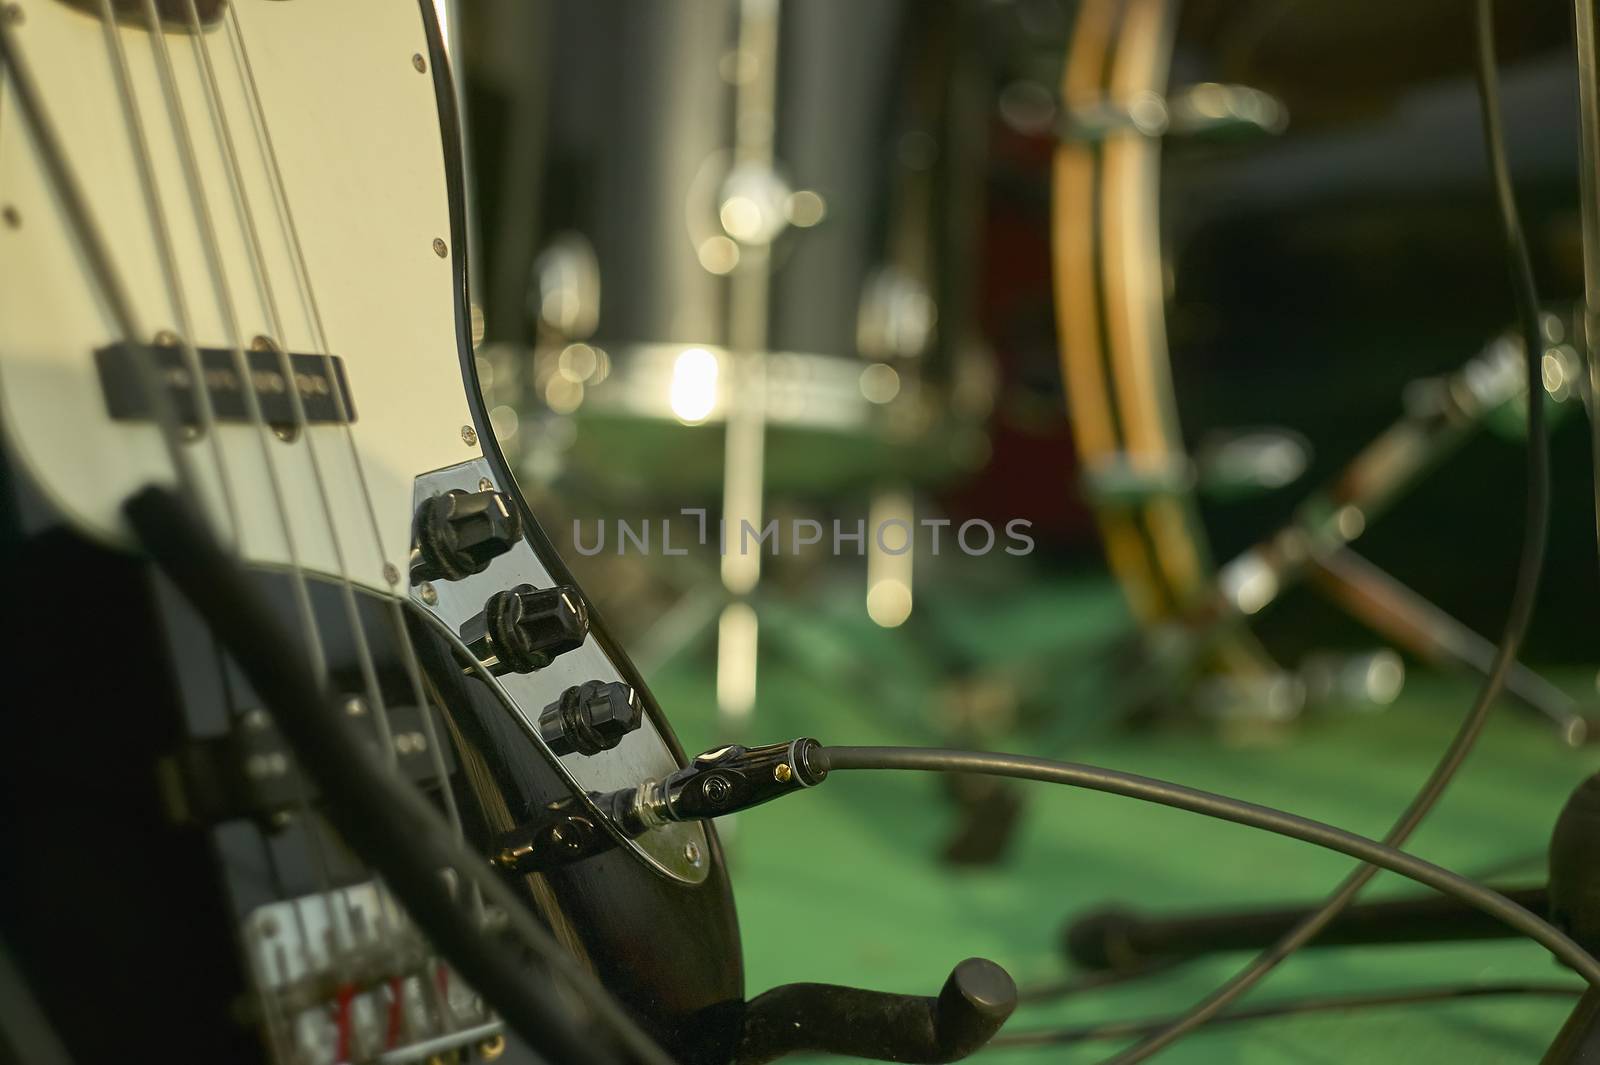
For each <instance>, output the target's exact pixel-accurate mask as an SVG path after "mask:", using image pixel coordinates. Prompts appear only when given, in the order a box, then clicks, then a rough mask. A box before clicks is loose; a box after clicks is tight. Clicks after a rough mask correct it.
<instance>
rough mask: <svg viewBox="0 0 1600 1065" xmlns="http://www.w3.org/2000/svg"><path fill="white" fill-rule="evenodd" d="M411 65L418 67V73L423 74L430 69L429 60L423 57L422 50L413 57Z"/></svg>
mask: <svg viewBox="0 0 1600 1065" xmlns="http://www.w3.org/2000/svg"><path fill="white" fill-rule="evenodd" d="M411 65H412V66H414V67H416V68H417V73H418V74H421V73H423V72H424V71H426V70H427V69H428V61H427V60H426V59H424V58H422V53H421V52H418V53H417V54H416V55H414V56H412V57H411Z"/></svg>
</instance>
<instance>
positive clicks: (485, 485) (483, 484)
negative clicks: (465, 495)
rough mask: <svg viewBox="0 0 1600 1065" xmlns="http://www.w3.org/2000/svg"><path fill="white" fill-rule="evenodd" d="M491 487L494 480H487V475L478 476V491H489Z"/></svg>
mask: <svg viewBox="0 0 1600 1065" xmlns="http://www.w3.org/2000/svg"><path fill="white" fill-rule="evenodd" d="M493 488H494V482H493V481H491V480H489V478H487V477H479V478H478V491H480V492H488V491H491V490H492V489H493Z"/></svg>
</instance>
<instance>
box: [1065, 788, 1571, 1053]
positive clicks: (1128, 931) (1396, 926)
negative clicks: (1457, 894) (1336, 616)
mask: <svg viewBox="0 0 1600 1065" xmlns="http://www.w3.org/2000/svg"><path fill="white" fill-rule="evenodd" d="M1596 832H1600V775H1597V776H1591V777H1589V778H1588V779H1586V780H1584V781H1583V782H1582V783H1580V784H1579V785H1578V786H1577V787H1576V788H1575V789H1574V790H1573V792H1572V795H1571V796H1570V797H1569V798H1568V800H1567V802H1566V804H1565V806H1564V807H1563V808H1562V810H1561V814H1560V816H1559V817H1558V818H1557V819H1556V823H1555V826H1554V829H1553V831H1552V833H1551V838H1550V849H1549V867H1550V876H1549V880H1548V882H1547V883H1545V884H1539V885H1533V886H1526V887H1517V888H1509V889H1503V894H1504V895H1505V896H1506V897H1507V898H1509V899H1511V900H1512V901H1513V902H1515V903H1516V904H1517V905H1519V906H1521V907H1523V908H1524V909H1526V910H1528V911H1530V912H1532V913H1536V914H1544V915H1548V917H1549V919H1550V921H1551V922H1552V923H1553V924H1555V925H1556V926H1557V927H1559V928H1561V929H1562V930H1563V931H1564V932H1566V933H1567V934H1568V935H1570V936H1571V937H1572V938H1573V939H1574V940H1575V941H1577V942H1578V943H1579V944H1581V945H1583V947H1584V949H1586V950H1588V951H1590V952H1591V953H1593V952H1595V951H1597V950H1600V852H1597V851H1596V850H1595V848H1594V838H1595V833H1596ZM1310 913H1311V911H1310V910H1308V909H1305V908H1296V907H1257V908H1252V909H1248V910H1237V911H1222V912H1211V913H1191V914H1178V915H1174V916H1158V915H1152V914H1141V913H1138V912H1135V911H1132V910H1128V909H1125V908H1121V907H1115V908H1110V909H1104V910H1098V911H1094V912H1091V913H1086V914H1084V915H1082V916H1080V917H1077V918H1074V919H1073V920H1072V921H1071V922H1069V923H1068V924H1067V925H1066V927H1065V928H1063V929H1062V934H1061V946H1062V951H1063V952H1064V953H1065V954H1066V955H1067V956H1068V957H1069V958H1071V959H1072V961H1073V962H1074V963H1076V964H1077V965H1080V966H1083V967H1085V968H1087V969H1090V970H1092V971H1096V972H1101V971H1109V972H1116V971H1138V970H1141V969H1146V968H1150V967H1165V966H1170V965H1172V964H1173V963H1177V962H1184V961H1189V960H1193V959H1195V958H1199V957H1203V956H1206V955H1209V954H1213V953H1219V952H1230V951H1258V950H1265V949H1267V948H1268V947H1270V946H1272V945H1273V944H1274V943H1277V942H1278V941H1279V940H1280V939H1281V938H1282V937H1283V936H1284V935H1285V934H1287V933H1288V932H1289V931H1290V930H1291V929H1293V928H1294V927H1295V926H1297V925H1298V924H1299V923H1300V922H1301V921H1302V920H1304V919H1305V918H1306V917H1308V916H1309V915H1310ZM1507 933H1508V929H1507V928H1506V926H1505V925H1503V924H1500V923H1498V922H1495V921H1492V920H1488V919H1486V917H1485V915H1484V914H1482V913H1481V912H1478V911H1475V910H1472V909H1469V908H1468V907H1466V906H1463V905H1462V904H1461V903H1460V902H1459V901H1457V900H1455V899H1447V898H1406V899H1394V900H1385V901H1381V902H1364V903H1357V904H1355V905H1353V906H1350V907H1349V908H1347V909H1346V910H1345V911H1344V912H1343V913H1341V914H1340V915H1339V916H1338V917H1336V918H1335V919H1334V920H1333V921H1332V922H1331V923H1330V924H1328V925H1327V926H1326V927H1325V928H1324V929H1323V931H1322V932H1321V933H1320V934H1319V935H1318V936H1317V938H1315V939H1313V940H1311V941H1310V942H1308V943H1307V944H1306V948H1308V949H1310V948H1326V947H1350V946H1384V945H1393V944H1400V943H1455V942H1470V941H1476V940H1484V939H1503V938H1505V937H1506V935H1507ZM1596 1049H1600V994H1597V993H1596V991H1595V989H1593V988H1590V989H1589V990H1587V991H1586V992H1585V993H1584V996H1583V998H1582V999H1581V1000H1580V1001H1579V1003H1578V1005H1577V1006H1576V1007H1575V1008H1574V1010H1573V1012H1572V1015H1571V1017H1570V1018H1569V1019H1568V1022H1567V1024H1566V1025H1565V1026H1564V1027H1563V1028H1562V1030H1561V1032H1560V1033H1559V1034H1558V1035H1557V1036H1556V1038H1555V1041H1554V1042H1553V1043H1552V1044H1551V1046H1550V1048H1549V1050H1548V1051H1547V1053H1546V1055H1545V1056H1544V1057H1543V1058H1542V1059H1541V1061H1542V1062H1543V1063H1544V1065H1568V1063H1580V1062H1590V1061H1593V1060H1594V1059H1593V1057H1592V1056H1590V1055H1592V1054H1593V1053H1594V1052H1595V1050H1596Z"/></svg>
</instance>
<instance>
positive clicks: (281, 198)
mask: <svg viewBox="0 0 1600 1065" xmlns="http://www.w3.org/2000/svg"><path fill="white" fill-rule="evenodd" d="M187 8H188V14H189V19H190V29H191V32H193V33H194V36H195V40H196V48H197V52H198V55H199V57H200V60H201V65H202V68H203V72H204V75H205V80H206V84H207V89H208V92H209V93H210V96H211V100H212V107H213V111H214V114H215V117H216V120H217V122H218V126H219V130H220V132H221V135H222V143H223V147H224V149H225V154H226V157H227V160H228V164H229V167H230V168H231V176H232V178H233V181H234V183H235V187H236V189H237V190H238V193H239V197H240V200H239V207H240V213H241V216H242V218H243V220H244V222H245V228H246V231H247V235H248V238H249V244H250V248H251V254H252V256H253V258H254V261H255V265H256V269H257V271H258V275H259V278H260V281H261V284H262V291H263V295H264V299H265V302H266V306H267V309H268V313H269V315H270V317H271V321H272V323H273V329H274V331H275V332H277V333H278V335H279V337H280V338H283V339H284V341H285V343H284V345H283V346H284V347H285V348H286V347H287V343H286V337H287V335H286V332H285V330H284V328H283V323H282V316H281V313H280V311H279V306H278V302H277V299H276V297H275V295H274V294H273V290H272V286H271V283H270V277H269V274H268V268H267V265H266V256H265V254H264V252H263V250H262V244H261V240H260V235H259V231H258V229H257V227H256V223H255V219H254V212H253V211H252V210H251V209H250V207H249V201H248V195H247V193H246V192H245V184H244V180H243V176H242V174H243V167H242V166H241V164H240V162H239V156H238V151H237V147H236V145H235V142H234V139H233V135H232V132H231V127H230V124H229V122H228V118H227V112H226V108H225V107H224V106H223V104H222V93H221V90H220V87H219V84H218V81H217V78H216V71H215V64H214V61H213V59H212V57H211V54H210V45H209V43H208V42H207V38H206V37H205V36H204V35H203V34H202V33H201V32H200V24H199V14H198V11H197V10H196V5H195V3H194V0H187ZM227 14H228V23H229V26H230V28H231V29H232V34H231V36H230V38H229V40H230V43H231V44H232V46H233V47H234V49H236V52H237V64H236V66H237V69H238V70H239V72H240V73H241V75H242V79H241V81H242V88H243V89H244V92H245V97H246V100H247V101H248V102H249V104H250V113H251V118H252V123H253V127H254V130H255V132H256V135H257V137H258V148H259V149H260V151H261V153H262V156H263V158H264V160H265V161H266V163H267V171H268V173H267V178H268V185H269V187H270V189H271V191H272V193H273V199H274V205H275V207H276V208H277V211H278V217H279V222H280V225H281V226H282V228H283V231H284V236H285V238H286V242H287V243H288V245H289V247H290V250H291V253H292V262H293V264H294V267H295V274H296V282H297V284H298V286H299V289H300V294H301V296H302V298H303V299H304V300H305V303H306V306H307V307H308V309H309V310H310V314H309V315H308V317H309V318H310V319H311V322H312V324H313V327H314V328H315V330H316V340H317V346H318V348H319V349H320V354H321V356H322V359H323V368H324V376H325V378H326V380H328V382H329V383H330V385H331V386H332V388H331V394H332V397H333V401H334V406H335V413H336V421H337V422H338V423H340V424H342V425H343V426H344V437H345V440H346V443H347V445H348V447H349V450H350V459H351V463H352V466H353V468H354V470H355V473H356V479H357V483H358V485H359V487H360V490H361V495H362V499H363V500H364V503H365V508H366V512H367V517H368V520H369V521H370V523H371V531H372V536H373V542H374V548H375V550H376V553H377V556H378V558H379V559H380V561H381V560H383V557H384V548H383V538H382V534H381V530H380V528H379V525H378V521H377V511H376V507H375V506H374V504H373V501H372V495H371V491H370V489H369V486H368V482H367V477H366V471H365V468H364V465H363V462H362V458H361V453H360V450H359V449H358V448H357V446H356V442H355V434H354V430H353V429H352V428H351V423H350V417H349V413H350V412H349V406H348V404H347V402H346V399H345V395H344V390H343V389H342V388H341V387H340V386H339V378H338V376H337V375H336V373H335V365H334V359H333V355H332V347H331V346H330V345H329V343H328V339H327V332H326V329H325V327H324V325H323V321H322V316H321V311H320V308H319V305H318V303H317V299H316V293H315V289H314V287H313V285H312V283H311V278H310V271H309V269H308V267H307V265H306V261H305V254H304V250H303V247H302V245H301V242H300V238H299V232H298V227H297V226H296V224H295V221H294V213H293V209H292V207H291V205H290V203H289V197H288V191H287V188H286V186H285V184H284V182H283V177H282V172H281V169H280V167H279V165H278V160H277V155H276V151H275V149H274V147H273V143H272V137H271V131H270V125H269V123H268V121H267V117H266V111H265V107H264V106H263V104H262V102H261V97H260V93H259V90H258V88H257V85H256V81H255V74H254V70H253V68H252V67H251V66H250V61H249V52H248V48H247V46H246V44H245V35H244V32H243V28H242V27H241V26H240V24H239V21H238V12H237V8H236V7H235V6H233V5H229V7H228V9H227ZM330 532H331V533H332V535H334V536H337V531H336V530H331V529H330ZM345 583H346V589H347V594H353V593H351V592H350V591H349V580H348V577H346V578H345ZM393 583H394V582H391V586H392V584H393ZM387 598H388V606H389V611H390V622H391V627H392V629H393V631H394V634H395V636H396V638H397V641H398V643H399V646H400V650H401V655H402V659H403V664H404V668H405V672H406V676H407V680H408V681H409V683H410V686H411V690H412V694H413V699H414V702H415V704H416V707H417V713H418V716H419V718H420V719H421V723H422V728H423V738H424V745H425V746H426V748H427V750H428V756H429V759H430V762H431V765H432V769H433V772H434V774H435V777H436V779H437V780H439V781H440V789H439V791H440V795H441V799H442V803H443V805H444V808H445V813H446V816H447V818H448V822H449V824H450V826H451V829H452V831H453V833H454V835H455V837H456V840H457V841H458V842H463V841H464V840H465V832H464V830H463V826H462V821H461V814H460V810H459V807H458V805H457V803H456V798H455V794H454V790H453V789H452V787H451V786H450V782H449V772H448V769H447V767H446V765H445V761H444V753H443V746H442V743H441V740H440V734H439V730H438V729H437V727H436V726H435V724H434V720H433V713H432V707H431V704H430V702H429V701H428V699H427V697H426V694H425V693H424V690H423V683H422V675H421V667H420V664H419V662H418V659H417V654H416V649H415V647H414V646H413V644H412V640H411V636H410V631H409V629H408V627H407V625H406V619H405V616H404V610H403V607H402V604H401V602H400V600H399V598H398V596H394V595H391V596H389V597H387ZM352 601H353V600H352ZM354 623H355V624H356V625H357V626H360V624H361V621H360V618H359V615H356V616H355V618H354ZM390 765H391V768H392V769H394V770H396V771H397V770H398V766H397V765H396V764H395V763H394V762H393V760H392V759H391V762H390ZM377 883H378V884H379V885H380V887H381V886H382V881H381V879H380V880H378V881H377ZM471 901H472V904H473V906H474V909H475V910H476V912H477V913H478V916H479V918H480V920H482V919H484V918H485V907H484V902H483V895H482V892H481V890H480V889H479V887H478V885H477V884H476V883H475V882H474V883H473V884H472V885H471ZM383 912H384V914H385V917H386V918H387V916H388V913H389V909H388V908H387V907H385V909H384V911H383ZM434 960H436V958H435V957H433V956H430V959H429V965H428V967H429V968H430V969H431V968H432V967H433V965H432V962H433V961H434ZM424 985H425V986H426V987H427V988H428V989H429V991H430V994H432V993H433V992H437V994H434V995H433V997H435V998H436V999H438V1000H439V1001H438V1007H439V1014H440V1016H441V1018H443V1020H444V1021H445V1023H446V1025H447V1027H452V1028H453V1027H455V1025H456V1018H455V1013H454V1010H453V1009H451V1008H450V1005H449V1003H448V1001H446V999H447V996H446V995H445V994H444V992H443V991H442V990H440V989H438V988H437V986H436V983H435V982H434V981H431V980H428V981H424Z"/></svg>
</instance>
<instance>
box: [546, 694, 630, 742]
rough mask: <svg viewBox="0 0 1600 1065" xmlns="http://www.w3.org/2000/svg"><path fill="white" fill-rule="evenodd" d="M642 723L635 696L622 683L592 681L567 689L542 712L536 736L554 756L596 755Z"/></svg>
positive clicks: (619, 740)
mask: <svg viewBox="0 0 1600 1065" xmlns="http://www.w3.org/2000/svg"><path fill="white" fill-rule="evenodd" d="M643 723H644V704H643V703H642V702H641V701H640V700H639V693H638V692H636V691H634V690H633V689H632V688H630V687H629V686H628V685H626V684H623V683H622V682H621V681H611V682H609V683H607V682H606V681H599V680H591V681H588V682H587V683H584V684H577V685H574V686H573V687H571V688H568V689H567V690H566V691H564V692H562V693H561V698H559V699H557V700H556V701H555V702H553V703H551V704H550V705H549V706H547V707H545V708H544V713H542V714H540V715H539V735H540V737H541V738H543V740H544V742H545V745H546V746H548V747H549V748H550V750H551V753H553V754H557V755H562V754H571V753H573V752H574V751H577V752H578V753H580V754H599V753H600V752H601V751H609V750H610V749H611V748H613V747H615V746H616V745H617V744H619V743H621V742H622V737H624V736H626V735H627V734H628V733H630V732H632V731H633V730H634V729H636V728H638V727H639V726H640V725H641V724H643Z"/></svg>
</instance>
